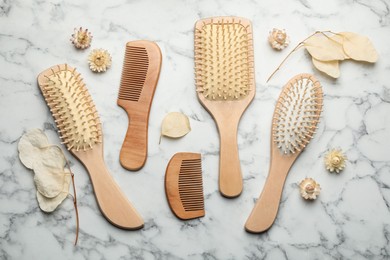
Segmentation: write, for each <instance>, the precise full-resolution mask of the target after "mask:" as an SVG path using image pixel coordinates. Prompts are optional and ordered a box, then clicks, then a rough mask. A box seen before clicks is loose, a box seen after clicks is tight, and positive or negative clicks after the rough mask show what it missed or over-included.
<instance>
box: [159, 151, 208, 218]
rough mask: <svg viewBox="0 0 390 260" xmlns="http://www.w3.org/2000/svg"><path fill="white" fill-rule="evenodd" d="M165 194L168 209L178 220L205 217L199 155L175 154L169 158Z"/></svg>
mask: <svg viewBox="0 0 390 260" xmlns="http://www.w3.org/2000/svg"><path fill="white" fill-rule="evenodd" d="M165 193H166V195H167V199H168V204H169V207H170V208H171V210H172V211H173V213H174V214H175V215H176V216H177V217H178V218H180V219H193V218H199V217H203V216H204V215H205V210H204V198H203V182H202V162H201V156H200V154H199V153H177V154H175V155H174V156H173V157H172V158H171V160H170V161H169V163H168V166H167V170H166V172H165Z"/></svg>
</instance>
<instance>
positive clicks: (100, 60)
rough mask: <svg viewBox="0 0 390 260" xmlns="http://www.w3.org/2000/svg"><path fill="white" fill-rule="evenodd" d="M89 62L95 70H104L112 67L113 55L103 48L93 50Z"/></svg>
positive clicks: (90, 66)
mask: <svg viewBox="0 0 390 260" xmlns="http://www.w3.org/2000/svg"><path fill="white" fill-rule="evenodd" d="M88 63H89V68H90V69H91V70H92V71H93V72H104V71H106V70H107V69H108V68H110V67H111V55H110V53H108V51H106V50H103V49H95V50H92V51H91V53H90V54H89V56H88Z"/></svg>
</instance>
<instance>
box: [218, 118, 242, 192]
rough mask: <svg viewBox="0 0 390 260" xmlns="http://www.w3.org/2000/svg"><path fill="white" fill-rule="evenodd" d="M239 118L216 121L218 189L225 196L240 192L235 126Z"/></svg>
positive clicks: (240, 176) (240, 177) (240, 179)
mask: <svg viewBox="0 0 390 260" xmlns="http://www.w3.org/2000/svg"><path fill="white" fill-rule="evenodd" d="M239 120H240V119H239V118H234V119H232V118H230V120H229V119H228V120H223V121H221V120H220V121H217V124H218V130H219V136H220V157H219V191H220V192H221V194H222V195H223V196H225V197H227V198H234V197H237V196H239V195H240V194H241V192H242V174H241V167H240V158H239V156H238V145H237V127H238V121H239Z"/></svg>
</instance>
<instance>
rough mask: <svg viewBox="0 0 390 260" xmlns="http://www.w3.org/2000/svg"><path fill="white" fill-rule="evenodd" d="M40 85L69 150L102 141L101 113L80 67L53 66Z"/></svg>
mask: <svg viewBox="0 0 390 260" xmlns="http://www.w3.org/2000/svg"><path fill="white" fill-rule="evenodd" d="M38 85H39V87H40V89H41V92H42V94H43V96H44V98H45V100H46V103H47V105H48V106H49V108H50V111H51V113H52V115H53V117H54V121H55V123H56V125H57V128H58V132H59V134H60V137H61V139H62V140H63V143H64V144H65V145H66V147H67V149H68V150H72V151H76V152H78V151H87V150H89V149H92V148H93V146H94V145H95V144H98V143H101V142H102V130H101V124H100V120H99V116H98V114H97V112H96V108H95V105H94V103H93V101H92V99H91V96H90V95H89V92H88V90H87V88H86V86H85V84H84V82H83V79H82V78H81V75H80V73H78V72H76V69H74V68H72V67H70V66H68V65H67V64H62V65H56V66H53V67H51V68H49V69H47V70H45V71H43V72H42V73H41V74H39V76H38Z"/></svg>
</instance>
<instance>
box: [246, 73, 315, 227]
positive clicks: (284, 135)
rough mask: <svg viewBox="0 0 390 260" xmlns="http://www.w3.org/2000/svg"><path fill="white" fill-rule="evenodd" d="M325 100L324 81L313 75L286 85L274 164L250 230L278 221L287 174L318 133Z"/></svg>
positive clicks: (276, 119) (275, 129)
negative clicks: (277, 216) (322, 86)
mask: <svg viewBox="0 0 390 260" xmlns="http://www.w3.org/2000/svg"><path fill="white" fill-rule="evenodd" d="M322 102H323V93H322V88H321V84H320V82H319V81H318V80H317V79H316V78H315V77H314V76H313V75H310V74H299V75H297V76H295V77H294V78H292V79H290V80H289V81H288V82H287V84H286V85H285V86H284V88H283V90H282V93H281V94H280V96H279V99H278V101H277V104H276V107H275V111H274V115H273V119H272V135H271V166H270V169H269V174H268V177H267V180H266V182H265V184H264V188H263V191H262V193H261V194H260V197H259V199H258V200H257V202H256V204H255V207H254V208H253V210H252V212H251V214H250V216H249V218H248V220H247V221H246V224H245V229H246V230H247V231H248V232H251V233H261V232H264V231H266V230H268V229H269V228H270V227H271V225H272V224H273V223H274V221H275V218H276V215H277V213H278V209H279V203H280V199H281V197H282V191H283V186H284V182H285V180H286V178H287V174H288V173H289V171H290V168H291V166H292V165H293V164H294V162H295V160H296V159H297V158H298V156H299V155H300V154H301V152H302V151H303V149H305V147H306V145H308V144H309V142H310V140H311V139H312V138H313V135H314V134H315V130H316V128H317V124H318V123H319V120H320V115H321V111H322Z"/></svg>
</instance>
